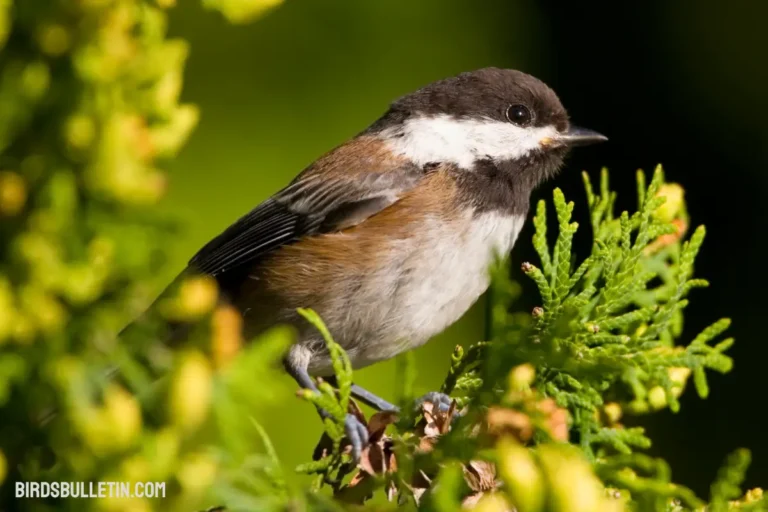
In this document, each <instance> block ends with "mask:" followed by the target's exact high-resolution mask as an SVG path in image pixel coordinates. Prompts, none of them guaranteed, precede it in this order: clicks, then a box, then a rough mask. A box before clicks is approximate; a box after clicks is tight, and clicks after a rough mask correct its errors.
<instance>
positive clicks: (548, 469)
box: [304, 167, 768, 512]
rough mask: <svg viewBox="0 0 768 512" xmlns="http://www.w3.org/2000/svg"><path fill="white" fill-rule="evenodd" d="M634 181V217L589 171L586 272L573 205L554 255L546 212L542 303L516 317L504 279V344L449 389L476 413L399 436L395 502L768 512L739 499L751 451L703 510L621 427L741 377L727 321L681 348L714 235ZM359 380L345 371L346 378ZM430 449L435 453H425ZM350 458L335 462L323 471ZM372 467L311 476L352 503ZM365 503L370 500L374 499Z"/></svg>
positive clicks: (465, 368)
mask: <svg viewBox="0 0 768 512" xmlns="http://www.w3.org/2000/svg"><path fill="white" fill-rule="evenodd" d="M637 183H638V189H637V201H638V208H637V211H636V212H634V213H632V214H630V213H628V212H622V213H621V214H620V215H616V214H615V212H614V204H615V202H616V194H615V193H614V192H612V191H611V190H610V187H609V183H608V173H607V171H605V170H603V172H602V173H601V176H600V184H599V192H597V193H596V192H595V190H594V188H593V186H592V183H591V182H590V180H589V177H588V176H587V175H586V173H585V174H584V184H585V189H586V203H587V206H588V208H589V219H590V221H591V232H592V244H591V252H590V254H588V255H587V256H586V257H585V258H583V259H582V260H581V261H579V260H578V259H577V258H576V257H575V255H574V254H573V251H572V247H573V240H574V237H575V236H576V234H577V231H578V228H579V226H578V224H577V223H575V222H572V214H573V212H574V208H575V205H574V203H572V202H567V201H566V199H565V197H564V196H563V193H562V192H561V191H560V190H559V189H556V190H555V191H554V197H553V203H552V204H553V206H554V212H555V217H556V220H557V233H556V236H554V237H552V240H551V241H552V242H553V243H550V237H549V235H548V232H547V228H548V224H547V204H546V202H545V201H541V202H539V204H538V205H537V208H536V216H535V217H534V220H533V222H534V225H535V228H536V229H535V234H534V236H533V245H534V247H535V248H536V251H537V253H538V256H539V260H540V263H539V265H534V264H532V263H523V265H522V271H523V273H524V274H525V275H526V276H527V277H528V278H530V279H532V281H533V282H534V283H535V284H536V286H537V287H538V290H539V293H540V296H541V306H537V307H536V308H534V309H533V311H532V312H531V313H524V312H520V311H516V310H515V309H514V307H513V304H514V299H515V298H516V297H517V296H518V295H519V293H520V288H519V286H517V285H516V283H515V282H514V281H512V280H510V278H509V271H508V265H506V264H505V263H503V262H500V263H499V264H498V265H497V266H496V267H495V268H494V269H492V273H493V296H494V299H495V300H494V310H493V324H494V325H493V333H494V334H493V337H492V339H491V340H490V341H486V342H481V343H477V344H474V345H471V346H470V347H468V348H466V349H465V348H463V347H460V346H459V347H456V350H455V352H454V354H453V356H452V358H451V366H450V369H449V371H448V375H447V377H446V379H445V381H444V383H443V385H442V391H443V392H445V393H450V394H452V396H453V397H454V398H455V400H456V401H457V403H458V404H460V405H462V406H465V407H464V410H463V415H462V416H461V418H460V419H459V420H458V421H454V422H453V426H452V428H451V429H450V431H449V432H441V434H442V435H439V436H437V439H434V436H433V433H430V432H429V428H430V424H432V423H434V421H432V420H433V418H432V416H431V415H430V412H429V411H423V416H424V418H420V417H417V418H415V421H414V418H412V417H409V418H407V419H406V421H402V420H401V421H400V422H398V423H397V425H396V426H395V428H394V430H393V431H392V432H391V436H390V437H389V438H388V442H389V443H391V444H392V445H393V446H394V447H395V448H393V452H394V453H396V457H397V466H398V468H400V469H399V470H398V471H397V472H396V474H395V475H394V476H392V475H388V474H387V471H386V470H385V471H380V472H379V473H381V474H375V473H377V472H376V471H373V473H374V474H373V475H372V476H373V477H376V478H372V480H373V481H374V482H375V483H376V485H377V486H378V487H380V488H381V489H382V491H383V490H386V488H387V487H386V486H388V485H389V486H392V485H394V489H395V490H394V491H392V489H390V490H389V492H388V495H389V496H390V498H393V496H395V495H396V496H398V498H399V500H400V502H401V503H411V504H412V505H413V506H414V507H418V508H419V509H423V510H457V509H460V508H462V507H464V508H468V507H470V508H471V506H473V505H471V504H472V503H476V502H477V500H478V499H479V504H476V506H477V507H480V508H482V507H488V508H482V510H508V508H507V507H509V506H510V505H514V506H515V507H517V510H519V511H521V512H524V511H538V510H705V509H706V510H724V509H725V508H728V507H735V508H738V509H743V510H765V509H768V502H766V501H765V500H763V499H762V491H760V490H759V489H758V490H753V491H750V492H749V493H747V494H746V495H745V494H744V493H743V492H742V491H741V490H740V485H741V483H742V482H743V480H744V475H745V471H746V469H747V466H748V464H749V452H747V451H746V450H738V451H736V452H734V454H733V455H731V456H730V457H729V458H728V460H727V461H726V463H725V465H724V467H723V469H722V470H721V471H720V473H719V474H718V475H717V480H716V482H715V483H714V484H713V485H712V491H711V496H710V497H709V498H708V499H704V498H700V497H698V496H696V495H695V494H694V493H693V492H692V491H691V490H690V489H688V488H686V487H684V486H682V485H679V484H676V483H674V482H673V481H672V475H671V470H670V468H669V466H668V465H667V464H666V462H664V461H663V460H660V459H654V458H652V457H649V456H648V455H646V454H644V453H643V450H644V449H646V448H648V447H649V446H650V444H651V440H650V439H649V438H648V437H647V436H646V435H645V433H644V430H643V429H642V428H641V427H633V428H628V427H625V426H624V425H623V424H622V423H620V420H621V418H622V416H631V415H642V414H647V413H650V412H653V411H657V410H660V409H664V408H669V409H670V410H672V411H673V412H677V411H678V410H679V408H680V402H679V396H680V395H681V393H682V392H683V390H684V388H685V386H686V383H687V381H688V379H689V378H690V377H691V376H692V379H693V382H694V387H695V389H696V391H697V393H698V394H699V396H700V397H701V398H706V396H707V394H708V390H709V387H708V383H707V371H716V372H720V373H726V372H728V371H730V369H731V367H732V361H731V358H730V357H729V356H728V355H726V354H725V352H726V351H727V349H728V348H729V347H730V346H731V345H732V344H733V339H731V338H725V339H721V335H722V334H723V332H724V331H725V330H726V329H727V328H728V326H729V324H730V321H729V320H728V319H721V320H718V321H716V322H714V323H712V324H711V325H710V326H709V327H707V328H705V329H704V330H703V331H702V332H701V333H699V334H698V335H697V336H695V337H694V338H693V339H692V340H690V341H687V342H686V341H685V340H683V339H681V336H682V335H683V329H682V326H683V313H684V310H685V308H686V306H687V305H688V295H689V293H690V292H691V291H692V290H693V289H694V288H700V287H706V286H707V282H706V281H704V280H702V279H696V278H694V277H693V267H694V261H695V258H696V255H697V253H698V251H699V250H700V248H701V246H702V243H703V241H704V235H705V230H704V228H703V227H699V228H696V229H694V230H693V232H692V234H691V235H690V236H689V237H688V238H687V239H685V234H686V232H687V231H688V225H689V218H688V215H687V212H686V210H685V204H684V201H683V199H682V189H681V188H680V187H679V186H678V185H675V184H667V183H665V182H664V175H663V172H662V170H661V168H660V167H659V168H657V169H656V170H655V172H654V174H653V177H652V179H651V181H650V184H648V185H647V186H646V177H645V175H644V173H643V172H642V171H638V174H637ZM314 323H315V324H316V325H318V324H317V319H314ZM319 328H320V329H321V330H322V331H323V332H324V334H325V335H326V336H327V332H325V331H324V328H323V327H322V326H321V325H319ZM326 339H327V340H328V342H329V346H331V347H334V344H333V342H332V340H330V339H329V338H326ZM332 352H334V351H333V350H332ZM340 361H342V359H340ZM350 378H351V376H350V375H349V374H348V373H347V372H346V371H345V372H344V373H343V379H342V381H344V382H347V381H348V379H350ZM326 398H328V399H330V400H332V401H335V403H334V406H333V407H334V410H335V409H338V408H339V407H341V401H340V398H336V395H334V394H332V393H331V392H330V391H329V392H327V394H326ZM312 401H313V403H319V402H318V401H317V399H312ZM405 410H406V411H408V410H409V409H408V408H406V409H405ZM566 415H567V416H566ZM405 416H408V415H405ZM438 416H439V415H438ZM565 417H567V420H566V421H564V420H563V418H565ZM425 420H426V421H425ZM430 422H432V423H430ZM438 422H439V421H438ZM425 424H426V427H425ZM342 425H343V418H342V417H341V416H340V415H339V416H338V424H337V425H336V426H335V427H334V428H333V429H328V435H330V436H331V437H332V438H334V439H335V437H334V436H335V435H337V433H338V431H339V429H340V428H342ZM425 440H430V443H431V444H432V445H433V449H431V450H427V451H425V450H423V449H420V448H419V447H422V448H423V443H424V441H425ZM334 446H338V445H334ZM385 453H386V451H385ZM334 457H337V459H334ZM340 457H341V452H340V451H338V449H337V453H336V454H333V453H332V454H328V455H326V456H325V458H324V459H323V460H324V461H331V460H341V458H340ZM477 461H489V462H493V463H494V468H495V469H494V470H493V471H489V470H486V471H485V473H483V472H480V474H481V475H484V476H485V478H486V479H490V480H491V481H493V482H494V484H493V485H490V486H486V487H485V488H483V487H482V486H478V484H477V482H476V480H474V479H473V478H470V477H469V476H468V475H470V474H471V472H472V468H474V467H475V466H473V464H476V463H477ZM367 464H370V461H368V462H365V461H364V463H362V464H361V467H364V468H367V469H364V470H360V471H359V472H357V473H355V470H354V468H353V467H351V466H350V465H347V466H345V465H343V464H341V463H340V464H339V465H337V466H334V467H332V466H331V464H330V463H327V462H326V463H324V464H323V465H320V464H318V465H315V466H312V468H311V469H312V471H313V472H318V473H320V475H321V477H322V478H323V481H325V482H328V483H331V482H332V483H333V485H332V489H333V491H334V492H335V493H336V494H337V495H340V496H341V495H344V492H345V491H346V490H348V487H345V486H344V484H341V485H340V484H339V476H340V475H341V476H345V475H346V474H354V476H353V477H352V478H351V480H350V481H349V484H347V485H348V486H355V485H359V483H358V481H359V480H360V474H361V473H363V472H366V471H367V472H368V473H371V469H370V468H368V467H367ZM304 469H306V467H305V468H304ZM331 472H333V477H331ZM344 472H346V473H344ZM414 475H417V476H419V475H420V476H421V477H422V478H421V480H422V481H421V482H420V483H417V482H416V481H417V480H419V479H418V478H417V479H416V480H414ZM393 482H394V483H393ZM425 482H426V483H425ZM374 487H375V486H374ZM367 491H368V492H369V494H367V495H364V496H363V498H365V497H367V496H370V495H372V494H371V489H370V487H369V488H368V489H367ZM361 501H365V500H364V499H362V500H361Z"/></svg>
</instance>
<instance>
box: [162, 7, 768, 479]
mask: <svg viewBox="0 0 768 512" xmlns="http://www.w3.org/2000/svg"><path fill="white" fill-rule="evenodd" d="M766 5H767V4H766V2H756V1H753V2H746V1H742V2H732V3H729V4H727V5H724V4H722V3H719V2H710V1H701V2H693V1H686V2H665V1H663V0H652V1H649V2H644V3H642V5H639V4H638V5H636V6H635V5H629V4H626V3H614V4H608V3H606V4H604V5H603V4H601V3H600V2H592V3H590V4H589V5H586V4H583V3H578V4H574V3H564V2H563V3H561V2H548V1H544V2H533V1H530V0H526V1H508V0H507V1H501V0H486V1H483V2H469V1H466V0H418V1H416V0H388V1H386V2H384V1H373V0H370V1H359V0H325V1H316V0H314V1H313V0H289V1H287V2H286V3H285V4H284V5H283V6H281V7H279V8H277V9H275V10H274V11H273V12H271V13H270V14H268V15H267V16H266V17H265V18H263V19H261V20H260V21H258V22H256V23H252V24H248V25H244V26H234V27H233V26H231V25H230V24H228V23H227V22H225V21H224V20H223V19H222V18H221V17H220V16H219V15H217V14H215V13H212V12H208V11H205V10H204V9H203V8H202V7H200V6H199V3H198V2H182V3H180V5H179V6H177V7H176V8H175V9H174V10H172V11H171V24H170V29H171V33H172V34H173V35H175V36H178V37H183V38H185V39H187V40H188V41H189V42H190V43H191V48H192V50H191V57H190V60H189V63H188V66H187V73H186V85H185V92H184V97H185V98H186V100H187V101H190V102H193V103H196V104H198V105H199V106H200V108H201V111H202V116H201V122H200V125H199V127H198V128H197V130H196V131H195V133H194V134H193V136H192V138H191V140H190V141H189V143H188V145H187V146H186V148H185V149H184V151H183V153H182V154H181V156H180V158H178V159H177V160H175V161H174V163H173V169H172V171H173V172H172V176H171V180H172V181H171V192H170V198H169V206H170V207H171V208H172V209H173V210H174V212H175V213H177V214H178V215H180V216H181V217H182V218H183V219H184V222H185V230H184V232H183V233H182V234H181V235H180V236H179V237H178V238H176V239H174V240H173V241H172V242H171V243H172V244H173V248H174V251H175V259H174V265H172V268H169V271H168V274H167V275H166V276H161V279H160V281H164V282H167V281H170V280H171V279H172V277H173V276H174V275H175V273H176V272H177V271H179V270H180V269H181V268H183V266H184V264H185V263H186V261H187V259H188V258H189V257H190V256H191V255H192V254H193V253H194V252H195V251H196V250H197V249H198V248H199V247H200V246H201V245H202V244H203V243H205V242H206V241H208V240H209V239H210V238H211V237H213V236H215V235H216V234H218V233H219V232H220V231H221V230H222V229H224V228H225V227H227V226H228V225H229V224H230V223H231V222H233V221H234V220H235V219H237V218H238V217H239V216H240V215H242V214H243V213H245V212H247V211H248V210H249V209H250V208H252V207H253V206H255V205H256V204H257V203H258V202H260V201H262V200H263V199H265V198H266V197H268V196H269V195H270V194H272V193H274V192H275V191H277V190H278V189H279V188H280V187H282V186H284V185H285V184H287V182H288V181H289V180H290V179H291V178H292V177H293V176H295V175H296V174H297V173H298V172H299V171H300V170H301V169H302V168H303V167H304V166H306V165H307V164H309V163H310V162H312V161H313V160H314V159H315V158H317V157H318V156H319V155H320V154H322V153H324V152H325V151H328V150H329V149H331V148H332V147H334V146H335V145H337V144H340V143H342V142H343V141H345V140H346V139H348V138H349V137H351V136H353V135H354V134H356V133H357V132H358V131H361V130H362V129H364V128H365V127H366V126H367V125H368V124H369V123H370V122H372V121H373V120H375V119H376V117H377V116H378V115H380V114H381V113H382V112H383V111H384V110H385V109H386V107H387V104H388V103H389V102H390V101H392V100H393V99H395V98H396V97H398V96H400V95H402V94H405V93H407V92H410V91H411V90H413V89H415V88H418V87H420V86H421V85H424V84H426V83H428V82H430V81H432V80H435V79H439V78H443V77H445V76H449V75H453V74H456V73H458V72H461V71H465V70H470V69H475V68H479V67H483V66H488V65H493V66H500V67H513V68H518V69H521V70H524V71H527V72H530V73H532V74H535V75H537V76H539V77H540V78H542V79H543V80H545V81H546V82H548V83H549V84H550V85H552V86H553V88H554V89H555V90H556V91H558V93H559V94H560V96H561V98H562V100H563V103H564V104H565V106H566V108H568V109H569V111H570V113H571V115H572V118H573V119H574V120H575V121H576V122H577V123H579V124H583V125H585V126H588V127H590V128H594V129H596V130H599V131H602V132H604V133H606V134H607V135H608V136H609V137H610V138H611V143H610V144H608V145H604V146H601V147H596V148H588V149H584V150H583V151H580V152H578V153H575V154H574V155H573V156H572V158H571V159H570V160H569V162H568V164H567V166H566V169H565V172H564V173H563V174H562V175H561V176H560V177H559V178H558V179H557V185H558V186H561V187H563V188H564V190H565V192H566V195H567V196H568V197H569V198H572V199H576V200H577V201H578V200H581V198H582V197H583V195H582V192H581V190H580V178H579V176H578V173H577V172H576V171H580V170H582V169H587V170H590V171H593V172H594V171H597V170H598V169H599V168H600V167H601V166H603V165H607V166H609V167H610V168H611V169H612V170H613V171H614V172H613V178H614V183H616V188H618V190H619V191H620V193H622V192H623V195H624V198H627V197H630V198H631V197H633V192H632V190H633V189H632V185H631V180H632V179H633V171H634V170H635V169H636V168H638V167H643V168H645V169H650V168H652V167H653V166H654V165H655V164H656V163H658V162H661V163H663V164H665V167H666V169H667V174H668V179H669V180H670V181H678V182H681V183H682V184H683V185H684V186H685V187H686V189H687V190H688V199H689V203H690V210H691V214H692V216H693V220H694V222H695V223H704V224H706V225H707V226H708V228H710V230H709V233H710V235H709V239H708V241H707V243H705V247H704V250H703V254H702V257H701V263H700V266H699V268H698V269H697V270H698V273H699V274H700V275H701V276H702V277H706V278H708V279H711V280H712V281H713V289H710V290H707V291H702V292H699V293H698V294H696V295H694V297H693V306H692V307H691V308H690V309H689V316H688V318H689V326H690V331H691V332H693V331H695V330H698V329H699V328H701V327H703V326H704V325H705V324H706V323H708V322H709V321H711V320H713V319H715V318H717V317H719V316H732V317H733V318H734V321H735V328H734V332H735V334H736V336H737V346H736V349H735V351H734V352H733V355H734V356H735V357H736V369H735V371H734V373H732V374H731V375H728V376H725V377H723V378H714V380H713V388H714V390H713V396H712V397H711V398H710V399H709V400H708V401H707V402H699V401H697V400H696V399H695V397H693V396H692V394H686V395H685V396H684V400H683V412H682V413H680V414H678V415H672V414H667V413H665V414H662V415H661V416H659V417H655V418H653V419H649V420H645V419H643V420H641V423H642V424H645V425H648V426H649V428H650V429H651V434H652V436H654V439H656V440H657V442H656V444H655V446H654V452H655V453H657V454H663V455H665V456H669V455H671V457H669V458H670V462H671V464H672V467H673V471H674V474H675V476H676V479H677V480H679V481H681V483H684V484H688V485H691V486H692V487H693V488H694V489H695V490H696V491H697V492H702V493H705V492H706V484H707V482H710V481H711V480H712V478H713V477H714V472H715V470H716V468H717V466H718V465H719V463H720V461H721V460H722V458H723V457H724V456H725V454H726V453H727V452H728V451H730V450H731V449H732V448H735V447H737V446H748V447H751V448H752V449H753V452H754V456H755V459H756V462H755V465H754V466H753V469H752V470H751V471H750V477H749V479H748V483H749V484H752V485H757V484H758V483H762V484H765V482H768V440H766V439H765V435H764V428H763V427H762V422H761V421H758V420H757V418H758V417H759V416H760V415H761V414H762V411H764V410H765V408H766V405H768V401H767V400H766V398H765V396H764V395H765V393H766V391H768V385H767V384H766V381H765V376H764V373H761V369H762V366H763V363H762V359H763V356H768V348H766V346H765V342H764V341H763V340H762V338H763V335H762V329H761V328H762V326H763V323H762V322H760V321H759V320H761V318H759V315H764V311H765V308H766V307H768V299H766V298H765V297H764V296H763V295H764V292H762V290H764V289H765V288H766V286H765V285H766V284H768V275H766V273H767V272H768V269H766V267H767V266H766V265H765V264H764V263H763V259H762V257H761V256H760V252H759V251H757V250H755V248H756V245H757V244H759V243H760V242H761V241H762V240H761V237H762V233H764V226H765V222H764V220H765V217H766V212H765V209H764V208H763V207H762V205H761V201H762V200H763V198H764V196H765V193H766V187H768V182H767V181H766V179H765V170H766V167H767V166H766V164H768V128H766V126H768V124H766V122H765V119H766V115H768V95H766V91H767V90H768V87H767V86H768V80H767V79H766V78H767V74H768V71H767V70H768V66H766V57H765V52H766V50H768V36H766V31H765V30H763V29H762V28H761V25H762V24H763V23H764V21H765V20H766V19H768V9H767V8H766ZM553 186H554V185H553V184H548V185H547V186H546V187H544V189H543V191H541V192H540V193H546V194H547V195H548V194H549V193H550V192H551V189H552V188H553ZM620 203H621V204H620V206H626V207H632V206H633V205H632V204H631V203H622V202H620ZM528 240H530V232H529V231H526V232H525V233H524V234H523V236H522V238H521V241H522V242H523V243H522V244H518V247H517V248H516V255H517V256H516V258H515V261H516V262H517V263H519V262H520V261H523V259H526V258H532V257H533V256H532V254H531V252H530V249H529V248H528V247H527V245H528ZM577 247H578V246H577ZM745 275H746V276H748V277H749V279H748V280H745ZM158 291H159V290H158ZM527 299H528V301H529V302H530V304H527V306H530V305H532V304H534V303H535V297H530V296H529V297H527ZM483 322H484V311H483V307H482V304H480V305H479V306H478V307H476V308H474V309H473V310H472V311H471V313H470V314H468V315H467V317H466V318H465V319H464V320H462V321H461V322H460V323H459V324H458V325H456V326H454V327H453V328H451V329H450V330H449V331H448V332H446V333H444V334H443V335H442V336H440V337H439V338H438V339H436V340H435V341H433V342H432V343H430V344H428V345H427V346H425V347H423V348H422V349H420V350H419V351H417V364H418V369H419V376H418V381H417V391H420V392H425V391H429V390H431V389H433V388H436V387H437V386H438V385H439V383H440V382H441V380H442V378H443V376H444V375H445V370H446V369H447V367H448V361H449V354H450V351H451V349H452V347H453V346H454V345H455V344H456V343H459V342H461V343H468V342H472V341H474V340H477V339H479V338H481V337H482V336H483V332H484V326H483ZM394 369H395V367H394V364H393V363H392V362H390V363H385V364H381V365H378V366H376V367H373V368H369V369H366V370H364V371H360V372H358V382H359V383H360V384H362V385H363V386H366V387H368V388H370V389H371V390H373V391H375V392H377V393H379V394H381V395H383V396H384V397H386V398H390V399H391V398H393V397H392V393H391V391H390V390H391V388H392V383H393V381H394V379H395V371H394ZM282 384H283V385H284V386H285V389H287V390H292V389H294V388H295V385H294V384H293V383H292V382H291V381H290V379H289V378H288V377H285V379H284V382H283V383H282ZM254 385H255V386H262V385H263V386H271V385H272V384H271V383H268V382H261V381H260V380H259V376H258V375H254ZM262 421H263V422H264V424H265V427H266V428H267V431H268V432H269V434H270V435H271V437H272V439H273V441H274V443H275V444H276V447H277V451H278V453H279V455H280V457H281V458H282V460H283V462H284V463H285V464H286V465H288V466H293V465H295V464H296V463H298V462H303V461H305V460H306V459H307V458H308V456H309V454H310V453H311V450H312V448H313V447H314V444H315V442H316V441H317V439H318V437H319V435H320V431H321V429H320V422H319V421H318V420H317V418H316V416H315V412H314V411H313V409H312V407H311V406H310V405H308V404H306V403H303V402H301V401H299V400H295V399H293V398H292V397H291V395H290V394H287V395H286V401H285V404H284V406H281V407H279V408H278V409H273V410H271V411H269V413H268V414H266V415H265V417H264V418H262Z"/></svg>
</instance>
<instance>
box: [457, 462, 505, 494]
mask: <svg viewBox="0 0 768 512" xmlns="http://www.w3.org/2000/svg"><path fill="white" fill-rule="evenodd" d="M463 470H464V480H465V481H466V482H467V485H468V486H469V488H470V489H472V490H473V491H475V492H483V491H489V490H491V489H495V488H496V486H497V483H496V466H495V465H494V464H493V463H491V462H488V461H484V460H473V461H470V462H469V463H468V464H465V465H464V466H463Z"/></svg>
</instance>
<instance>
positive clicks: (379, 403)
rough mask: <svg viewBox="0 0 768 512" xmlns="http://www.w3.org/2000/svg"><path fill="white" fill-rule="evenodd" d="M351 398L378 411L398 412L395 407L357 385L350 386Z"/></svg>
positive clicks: (397, 408) (398, 409)
mask: <svg viewBox="0 0 768 512" xmlns="http://www.w3.org/2000/svg"><path fill="white" fill-rule="evenodd" d="M352 396H353V397H355V398H357V399H358V400H360V401H361V402H363V403H364V404H365V405H368V406H370V407H373V408H374V409H376V410H379V411H394V412H399V411H400V408H399V407H397V406H396V405H393V404H391V403H389V402H387V401H386V400H384V399H383V398H381V397H380V396H378V395H374V394H373V393H371V392H370V391H368V390H367V389H365V388H363V387H360V386H358V385H357V384H352Z"/></svg>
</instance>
